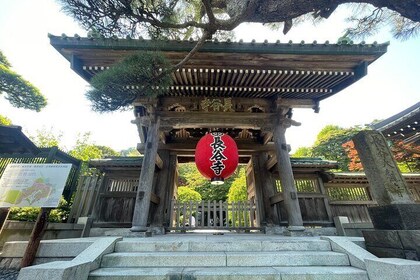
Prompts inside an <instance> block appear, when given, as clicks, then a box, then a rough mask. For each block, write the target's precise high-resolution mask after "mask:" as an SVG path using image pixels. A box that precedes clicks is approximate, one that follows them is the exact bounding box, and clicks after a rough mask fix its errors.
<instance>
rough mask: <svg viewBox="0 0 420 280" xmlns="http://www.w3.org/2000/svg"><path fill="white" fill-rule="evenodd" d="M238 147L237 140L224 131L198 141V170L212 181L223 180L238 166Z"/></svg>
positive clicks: (213, 133) (196, 158)
mask: <svg viewBox="0 0 420 280" xmlns="http://www.w3.org/2000/svg"><path fill="white" fill-rule="evenodd" d="M238 162H239V156H238V147H237V146H236V143H235V140H233V138H232V137H230V136H229V135H227V134H224V133H222V132H212V133H208V134H206V135H205V136H203V137H202V138H201V139H200V141H198V143H197V146H196V149H195V163H196V165H197V169H198V171H200V173H201V174H202V175H203V176H204V177H206V178H207V179H210V180H211V181H212V183H214V182H216V181H218V182H223V180H224V179H226V178H229V176H230V175H232V173H233V172H234V171H235V170H236V167H237V166H238Z"/></svg>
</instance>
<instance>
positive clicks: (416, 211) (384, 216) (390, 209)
mask: <svg viewBox="0 0 420 280" xmlns="http://www.w3.org/2000/svg"><path fill="white" fill-rule="evenodd" d="M368 211H369V216H370V218H371V220H372V223H373V226H374V228H375V229H384V230H420V219H419V217H420V204H391V205H384V206H375V207H368Z"/></svg>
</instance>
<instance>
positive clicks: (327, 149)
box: [312, 125, 361, 171]
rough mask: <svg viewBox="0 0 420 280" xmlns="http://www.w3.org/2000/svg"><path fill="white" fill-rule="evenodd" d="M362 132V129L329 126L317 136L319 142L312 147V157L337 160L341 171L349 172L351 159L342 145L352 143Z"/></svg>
mask: <svg viewBox="0 0 420 280" xmlns="http://www.w3.org/2000/svg"><path fill="white" fill-rule="evenodd" d="M360 130H361V128H360V127H352V128H347V129H346V128H341V127H339V126H335V125H327V126H326V127H324V128H323V129H322V130H321V131H320V133H319V134H318V136H317V140H316V141H315V144H314V146H313V147H312V156H315V157H322V158H324V159H327V160H336V161H338V165H339V169H340V170H342V171H349V168H348V166H349V163H350V159H349V157H348V156H347V152H346V151H345V149H344V147H343V146H342V145H343V144H344V143H346V142H348V141H350V140H351V139H352V137H353V136H354V135H356V134H357V133H358V132H359V131H360Z"/></svg>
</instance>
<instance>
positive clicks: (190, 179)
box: [178, 163, 245, 201]
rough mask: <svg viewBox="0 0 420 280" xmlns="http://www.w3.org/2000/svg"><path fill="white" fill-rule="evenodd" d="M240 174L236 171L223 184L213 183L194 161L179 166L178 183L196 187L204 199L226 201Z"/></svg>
mask: <svg viewBox="0 0 420 280" xmlns="http://www.w3.org/2000/svg"><path fill="white" fill-rule="evenodd" d="M238 176H240V175H239V172H235V173H234V174H233V175H232V176H231V177H230V178H228V179H226V180H225V183H224V184H223V185H212V184H210V181H209V180H207V179H206V178H204V177H203V175H201V174H200V172H199V171H198V170H197V167H196V166H195V164H194V163H185V164H180V166H179V178H178V185H180V186H186V187H189V188H192V189H194V190H195V191H197V192H198V193H200V195H201V197H202V199H203V200H206V201H207V200H210V201H214V200H216V201H219V200H222V201H226V200H227V197H228V193H229V188H230V187H231V185H232V183H233V181H234V180H235V179H236V178H237V177H238ZM244 176H245V175H244Z"/></svg>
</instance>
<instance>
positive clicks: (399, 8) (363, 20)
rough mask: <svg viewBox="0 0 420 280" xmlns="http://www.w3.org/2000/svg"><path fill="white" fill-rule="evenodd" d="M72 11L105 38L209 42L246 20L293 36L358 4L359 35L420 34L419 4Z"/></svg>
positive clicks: (190, 3)
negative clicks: (175, 37)
mask: <svg viewBox="0 0 420 280" xmlns="http://www.w3.org/2000/svg"><path fill="white" fill-rule="evenodd" d="M60 2H61V4H62V6H63V9H64V11H65V12H66V13H68V14H69V15H71V16H73V17H74V18H75V19H76V20H77V21H79V22H80V24H81V25H82V26H83V27H84V28H86V29H88V30H89V29H91V30H92V29H93V30H95V32H98V33H99V34H102V35H105V36H113V35H118V36H125V35H131V36H138V35H141V34H145V33H148V34H149V35H150V36H153V37H159V36H162V35H165V34H166V35H167V34H171V32H172V33H175V34H179V35H184V37H185V34H186V33H190V34H192V33H193V32H192V31H191V29H193V30H195V31H197V33H198V34H201V38H202V39H207V38H209V37H211V36H212V35H214V34H215V33H216V32H217V31H230V30H233V29H234V28H235V27H237V26H238V25H239V24H241V23H243V22H257V23H263V24H268V23H280V22H283V23H284V26H283V32H284V33H287V32H288V31H289V30H290V29H291V28H292V26H293V24H294V23H296V22H300V21H302V17H304V19H306V18H308V15H309V17H310V18H313V19H316V20H319V19H327V18H328V17H329V16H330V15H331V14H332V13H333V12H334V11H335V10H336V8H337V7H338V6H339V5H343V4H347V3H352V4H353V3H356V4H353V7H355V11H354V13H353V15H352V16H351V18H350V20H351V21H352V22H354V26H353V27H352V28H351V29H350V31H351V33H352V34H354V35H359V36H361V35H370V34H372V33H373V32H374V31H375V30H377V29H379V28H381V27H383V26H384V25H385V24H387V25H390V26H392V30H393V32H394V35H395V36H396V37H400V36H403V37H406V36H410V35H414V34H415V33H416V32H418V30H419V24H418V22H419V21H420V14H419V13H418V4H419V2H418V0H406V1H399V0H389V1H378V0H365V1H349V0H329V1H325V0H317V1H307V0H295V1H277V0H249V1H237V0H216V1H209V0H201V1H199V0H169V1H166V0H165V1H163V0H156V1H125V0H120V1H117V0H111V1H110V0H97V1H86V0H60Z"/></svg>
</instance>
